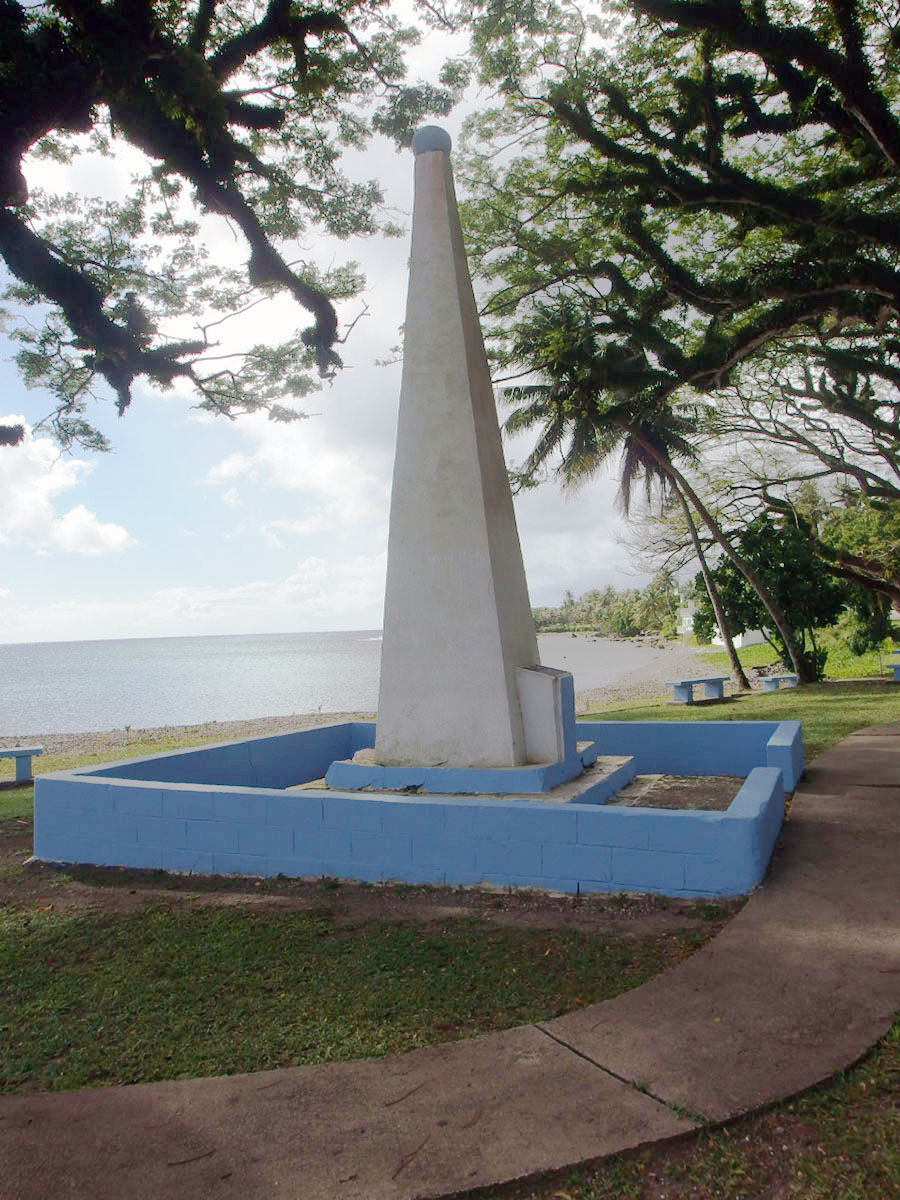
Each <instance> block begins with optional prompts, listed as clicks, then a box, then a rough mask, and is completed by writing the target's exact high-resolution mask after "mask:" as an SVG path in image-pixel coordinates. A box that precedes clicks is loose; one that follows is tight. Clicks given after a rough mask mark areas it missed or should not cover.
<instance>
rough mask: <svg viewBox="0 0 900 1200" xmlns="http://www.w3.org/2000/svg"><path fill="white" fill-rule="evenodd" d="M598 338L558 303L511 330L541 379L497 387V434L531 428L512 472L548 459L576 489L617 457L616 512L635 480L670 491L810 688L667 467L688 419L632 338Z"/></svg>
mask: <svg viewBox="0 0 900 1200" xmlns="http://www.w3.org/2000/svg"><path fill="white" fill-rule="evenodd" d="M620 333H621V331H620ZM603 335H604V326H603V325H602V324H600V323H598V321H597V320H596V319H595V317H594V316H593V315H591V314H588V315H587V317H586V316H585V315H584V314H582V313H581V312H579V310H578V309H577V307H576V305H575V304H574V302H571V301H569V300H566V299H563V300H561V301H559V302H558V303H557V304H556V305H554V306H553V307H552V308H551V307H549V306H541V305H538V306H536V308H535V310H534V315H533V317H532V318H531V319H530V320H528V321H524V322H522V323H521V324H520V325H519V326H518V327H517V330H516V350H515V353H516V356H517V357H518V358H519V359H520V360H521V361H522V362H524V363H527V364H528V365H529V366H530V367H531V368H532V369H533V370H534V371H535V372H536V373H538V374H540V375H541V376H543V377H544V379H546V380H547V382H542V383H533V384H521V385H518V386H515V387H510V388H507V389H505V391H504V394H505V396H506V398H507V399H508V400H509V401H510V402H511V403H513V404H515V405H517V407H516V408H515V409H514V410H513V412H512V413H511V415H510V416H509V418H508V419H507V421H506V429H507V431H508V432H509V433H513V434H515V433H519V432H522V431H525V430H532V429H534V428H535V427H538V428H539V433H538V438H537V441H536V443H535V445H534V448H533V449H532V451H531V454H530V455H529V456H528V458H527V459H526V461H525V463H524V464H523V468H522V473H523V474H524V475H525V476H526V477H527V476H531V477H532V478H533V477H534V476H535V475H536V474H537V473H539V472H540V471H541V470H543V469H544V468H545V467H546V465H547V464H548V463H549V462H550V461H551V460H552V459H553V457H554V456H555V455H557V454H558V455H560V463H559V465H558V468H557V471H558V473H559V474H560V475H561V477H562V480H563V485H564V486H567V487H577V486H578V485H579V484H580V483H582V482H584V480H586V479H587V478H589V477H590V476H591V475H593V474H595V472H596V471H597V470H599V468H600V467H601V466H602V465H603V464H604V463H606V462H607V461H608V460H609V459H610V458H611V457H612V456H613V455H614V454H617V453H621V455H622V468H621V482H620V491H619V495H620V502H621V503H622V505H623V507H624V508H625V509H626V510H627V507H628V503H629V501H630V496H631V491H632V488H633V487H634V485H635V484H636V483H637V482H638V481H639V480H640V481H641V482H642V484H643V486H644V488H645V489H646V490H647V492H648V494H649V493H650V491H651V490H652V488H653V487H654V485H659V486H662V487H663V488H667V487H668V488H672V489H677V491H678V494H679V496H680V497H681V498H682V500H683V501H684V502H685V506H686V501H688V500H689V501H690V503H691V505H692V507H693V509H694V511H695V512H696V513H697V514H698V515H699V517H700V518H701V520H702V521H703V522H704V524H705V525H706V526H707V528H708V529H709V531H710V533H711V535H712V536H713V538H714V539H715V541H716V542H718V544H719V545H720V546H721V547H722V550H723V551H724V552H725V554H727V556H728V557H729V558H730V559H731V561H732V562H733V563H734V565H735V567H736V568H737V569H738V570H739V571H740V572H741V574H742V575H743V576H744V578H745V579H746V580H747V582H748V583H749V584H750V586H751V587H752V588H753V589H754V590H755V591H756V593H757V594H758V596H759V598H760V601H761V602H762V604H763V606H764V607H765V609H766V611H767V612H768V613H769V616H770V617H771V618H772V622H773V624H774V625H775V627H776V629H777V630H778V632H779V633H780V634H781V637H782V639H783V642H784V645H785V647H786V649H787V651H788V654H789V656H790V659H791V664H792V667H793V670H794V671H795V672H796V674H797V678H798V681H799V682H801V683H808V682H811V681H812V679H813V678H814V672H813V671H812V669H811V667H810V666H809V664H808V663H807V662H806V659H805V657H804V655H803V654H802V653H801V651H800V649H799V647H798V646H797V643H796V641H795V639H794V634H793V630H792V629H791V627H790V625H789V623H788V621H787V618H786V617H785V615H784V612H783V610H782V609H781V607H780V606H779V605H778V603H777V602H776V600H775V599H774V597H773V596H772V595H771V594H770V592H769V590H768V588H767V587H766V586H765V584H764V583H763V581H762V579H761V578H760V577H759V575H758V574H757V572H756V571H755V570H754V569H753V568H752V567H751V566H750V564H749V563H747V562H746V561H745V560H744V559H743V557H742V556H741V555H740V554H739V553H738V551H737V550H735V548H734V547H733V546H732V544H731V542H730V540H729V539H728V538H727V537H726V536H725V533H724V531H723V530H722V528H721V526H720V525H719V523H718V522H717V521H716V519H715V517H714V516H713V515H712V513H711V512H710V511H709V509H708V508H707V507H706V505H705V504H704V503H703V501H702V500H701V499H700V497H699V496H698V495H697V493H696V491H695V490H694V488H693V487H692V486H691V484H690V482H689V480H688V479H686V478H685V476H684V474H683V473H682V472H681V471H680V470H679V469H678V467H677V466H676V465H675V462H674V459H675V458H676V457H678V458H682V459H685V460H686V461H688V462H695V461H696V460H697V457H698V456H697V451H696V449H695V447H694V445H693V443H692V441H691V437H692V436H696V432H697V416H696V413H693V412H692V411H691V410H690V409H688V408H687V407H683V408H680V409H676V408H675V407H673V406H672V405H671V404H670V403H669V402H668V401H667V400H666V399H659V398H658V397H657V395H655V394H654V387H653V384H654V382H655V379H656V377H657V376H658V374H659V372H658V370H657V369H656V368H655V367H654V366H653V365H652V363H651V362H650V361H649V359H648V357H647V354H646V352H645V350H644V348H643V347H642V346H641V345H639V344H638V343H637V342H636V340H632V341H631V342H630V343H625V348H623V343H622V342H617V343H612V342H604V341H603V340H602V339H603ZM613 379H614V380H615V384H614V386H611V384H612V380H613ZM735 657H736V656H735ZM744 682H745V683H746V677H744Z"/></svg>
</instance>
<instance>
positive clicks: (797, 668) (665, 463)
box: [627, 425, 815, 683]
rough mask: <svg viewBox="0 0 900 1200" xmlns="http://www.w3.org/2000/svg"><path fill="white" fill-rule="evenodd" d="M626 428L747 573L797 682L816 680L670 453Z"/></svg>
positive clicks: (780, 615) (765, 592)
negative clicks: (780, 642) (676, 485)
mask: <svg viewBox="0 0 900 1200" xmlns="http://www.w3.org/2000/svg"><path fill="white" fill-rule="evenodd" d="M627 431H628V433H629V434H630V436H631V437H633V438H634V439H635V441H636V442H638V443H639V445H640V446H641V447H642V448H643V450H644V451H645V452H646V453H647V454H648V455H649V456H650V457H651V458H652V459H653V460H654V462H657V463H659V465H660V467H661V468H662V469H663V470H664V471H665V473H666V474H667V475H668V476H669V477H670V478H671V479H673V480H674V481H675V483H677V484H678V486H679V487H680V488H681V490H682V491H683V492H684V494H685V496H687V498H688V499H689V500H690V502H691V504H693V506H694V508H695V509H696V510H697V512H698V513H699V514H700V516H701V517H702V519H703V523H704V524H705V525H706V526H707V528H708V529H709V532H710V533H711V534H712V535H713V537H714V538H715V539H716V541H717V542H718V543H719V545H720V546H721V547H722V549H723V550H724V551H725V553H726V554H727V555H728V557H729V558H730V559H731V561H732V562H733V563H734V565H735V566H736V567H737V569H738V570H739V571H740V573H741V574H742V575H743V576H744V578H745V579H746V580H747V582H748V583H749V584H750V586H751V587H752V588H753V590H754V591H755V592H756V594H757V596H759V599H760V602H761V603H762V605H763V607H764V608H765V610H766V612H767V613H768V614H769V616H770V617H771V618H772V621H773V623H774V625H775V628H776V629H777V630H778V632H779V634H780V635H781V640H782V642H783V643H784V646H785V649H786V650H787V652H788V656H789V658H790V660H791V666H792V668H793V670H794V673H795V674H796V676H797V682H798V683H815V671H814V670H812V669H811V668H810V667H809V665H808V664H807V662H806V659H805V658H804V657H803V655H802V653H801V652H800V649H799V647H798V646H797V642H796V640H795V638H794V631H793V630H792V629H791V627H790V625H789V624H788V620H787V617H786V616H785V615H784V612H783V610H782V608H781V606H780V605H779V604H778V603H777V602H776V600H775V598H774V596H772V595H771V593H770V592H769V589H768V588H767V587H766V585H765V584H764V583H763V581H762V580H761V579H760V577H759V575H757V573H756V571H754V569H753V568H752V567H751V566H750V564H749V563H748V562H745V561H744V559H743V558H742V557H741V555H740V554H738V552H737V550H735V548H734V547H733V546H732V544H731V542H730V541H729V540H728V538H727V537H726V536H725V534H724V533H723V532H722V529H721V526H720V525H719V523H718V521H717V520H716V519H715V517H714V516H713V515H712V513H711V512H710V511H709V509H708V508H707V507H706V505H705V504H704V503H703V501H702V500H701V499H700V497H699V496H698V495H697V493H696V492H695V491H694V489H693V488H692V487H691V485H690V484H689V483H688V481H687V480H686V479H685V477H684V476H683V475H682V474H681V472H680V471H679V470H678V468H677V467H676V466H674V465H673V463H672V460H671V459H670V458H669V457H668V456H666V455H663V454H661V453H660V451H659V449H658V448H657V447H656V446H654V445H653V443H652V442H649V441H648V440H647V439H646V438H645V437H644V436H643V434H642V433H641V432H640V430H639V429H636V428H635V427H634V426H633V425H629V426H627Z"/></svg>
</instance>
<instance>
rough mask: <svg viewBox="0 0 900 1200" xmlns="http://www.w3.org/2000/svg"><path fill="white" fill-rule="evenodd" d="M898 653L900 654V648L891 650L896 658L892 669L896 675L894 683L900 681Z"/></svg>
mask: <svg viewBox="0 0 900 1200" xmlns="http://www.w3.org/2000/svg"><path fill="white" fill-rule="evenodd" d="M898 655H900V650H892V651H891V658H892V659H893V660H894V661H893V662H892V663H891V671H892V673H893V676H894V683H900V658H898V657H897V656H898Z"/></svg>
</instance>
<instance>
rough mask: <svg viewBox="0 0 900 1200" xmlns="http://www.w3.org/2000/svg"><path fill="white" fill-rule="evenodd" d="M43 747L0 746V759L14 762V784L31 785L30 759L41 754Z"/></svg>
mask: <svg viewBox="0 0 900 1200" xmlns="http://www.w3.org/2000/svg"><path fill="white" fill-rule="evenodd" d="M43 753H44V747H43V746H0V758H14V759H15V760H16V783H17V784H18V783H31V780H32V775H31V757H32V755H33V754H43Z"/></svg>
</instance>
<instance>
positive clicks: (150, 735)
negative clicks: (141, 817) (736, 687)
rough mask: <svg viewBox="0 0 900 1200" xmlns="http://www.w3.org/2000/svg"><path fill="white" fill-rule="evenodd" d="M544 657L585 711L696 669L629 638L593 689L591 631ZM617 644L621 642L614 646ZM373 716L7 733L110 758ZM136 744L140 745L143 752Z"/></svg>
mask: <svg viewBox="0 0 900 1200" xmlns="http://www.w3.org/2000/svg"><path fill="white" fill-rule="evenodd" d="M540 640H541V659H542V661H543V662H544V663H545V665H549V666H559V667H561V668H563V669H565V670H569V671H571V672H572V674H573V675H574V677H575V690H576V694H575V709H576V712H578V713H579V714H580V713H585V712H589V711H591V709H593V708H597V707H600V706H601V705H602V704H604V703H609V702H615V701H622V700H641V699H649V698H653V697H658V696H662V695H663V694H664V693H665V691H666V680H667V679H671V678H673V677H675V676H685V675H690V674H695V673H696V672H697V670H698V663H697V654H698V650H697V648H695V647H688V646H684V645H682V644H680V643H666V644H659V643H656V642H654V641H653V640H652V639H649V638H647V639H629V640H628V641H627V642H624V643H623V645H627V646H629V647H630V648H632V649H639V650H640V651H641V653H640V654H639V655H637V656H635V655H629V657H631V659H632V661H633V662H636V665H634V666H630V665H629V666H625V667H623V668H622V670H621V671H620V673H619V675H618V676H616V677H615V678H614V679H613V681H612V682H610V683H607V684H604V685H603V686H600V687H595V686H591V685H592V684H593V682H594V680H595V679H596V678H598V676H599V677H600V678H602V677H603V674H604V673H608V671H606V672H605V671H604V668H605V667H608V664H607V663H606V656H605V654H604V648H605V647H608V646H609V642H608V641H607V640H606V639H601V638H599V637H597V636H595V635H594V634H590V633H578V634H574V635H573V634H570V633H558V634H542V635H541V639H540ZM612 644H613V645H616V644H617V643H612ZM372 717H373V714H372V713H371V712H327V713H326V712H311V713H292V714H289V715H285V716H267V717H254V718H249V719H242V720H232V721H204V722H194V723H191V724H186V725H164V726H156V727H152V728H141V729H131V728H129V729H124V728H121V729H108V730H93V731H86V732H82V733H53V732H49V733H28V734H14V735H5V734H4V735H3V737H4V739H6V738H8V739H9V740H10V741H18V742H20V743H21V742H25V741H29V742H36V743H39V744H41V745H43V746H44V749H45V752H46V753H47V754H78V755H83V754H84V755H86V754H104V753H106V752H107V751H109V754H110V758H117V757H122V753H121V752H122V751H123V750H125V751H130V754H131V755H132V756H133V755H137V754H151V753H153V743H154V742H158V741H162V740H163V739H166V740H168V739H171V738H173V737H174V738H177V737H179V736H197V735H200V736H202V737H205V738H208V739H209V741H211V742H216V741H227V740H230V739H233V738H240V737H255V736H258V735H261V734H267V733H284V732H287V731H289V730H292V729H303V728H308V727H310V726H314V725H325V724H329V723H331V722H333V721H362V720H371V719H372ZM137 743H139V744H140V746H139V748H138V745H136V744H137Z"/></svg>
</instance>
